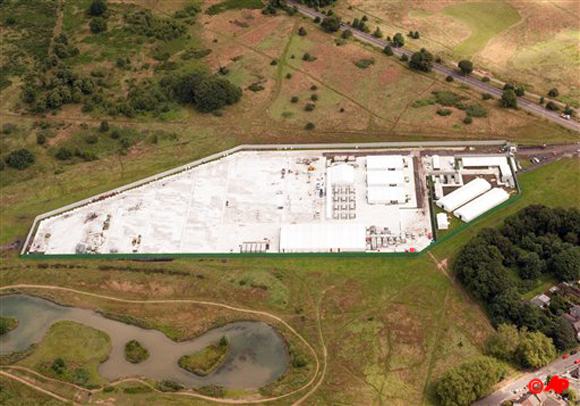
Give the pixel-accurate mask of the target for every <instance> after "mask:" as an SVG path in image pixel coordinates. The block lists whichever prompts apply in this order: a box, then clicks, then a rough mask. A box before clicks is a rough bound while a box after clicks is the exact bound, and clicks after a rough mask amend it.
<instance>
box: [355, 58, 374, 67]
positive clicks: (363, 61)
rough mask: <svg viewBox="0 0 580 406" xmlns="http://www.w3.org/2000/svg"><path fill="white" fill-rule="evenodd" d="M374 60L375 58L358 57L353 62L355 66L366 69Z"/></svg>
mask: <svg viewBox="0 0 580 406" xmlns="http://www.w3.org/2000/svg"><path fill="white" fill-rule="evenodd" d="M375 62H376V61H375V58H368V59H359V60H358V61H356V62H355V63H354V64H355V65H356V67H357V68H360V69H366V68H368V67H369V66H371V65H374V64H375Z"/></svg>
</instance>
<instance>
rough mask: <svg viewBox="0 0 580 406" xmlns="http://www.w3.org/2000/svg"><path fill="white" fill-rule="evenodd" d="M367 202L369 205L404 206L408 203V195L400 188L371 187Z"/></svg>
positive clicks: (368, 190)
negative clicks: (403, 204)
mask: <svg viewBox="0 0 580 406" xmlns="http://www.w3.org/2000/svg"><path fill="white" fill-rule="evenodd" d="M367 200H368V203H369V204H402V203H405V202H406V201H407V193H406V192H405V188H402V187H398V186H395V187H385V186H369V188H368V189H367Z"/></svg>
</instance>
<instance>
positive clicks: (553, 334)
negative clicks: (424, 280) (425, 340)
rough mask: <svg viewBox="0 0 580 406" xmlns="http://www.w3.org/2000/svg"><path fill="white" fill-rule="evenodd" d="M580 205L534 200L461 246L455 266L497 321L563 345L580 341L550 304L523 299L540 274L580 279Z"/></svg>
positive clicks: (566, 278) (496, 322) (458, 273)
mask: <svg viewBox="0 0 580 406" xmlns="http://www.w3.org/2000/svg"><path fill="white" fill-rule="evenodd" d="M579 236H580V210H578V209H577V208H571V209H563V208H549V207H545V206H541V205H532V206H528V207H527V208H525V209H523V210H521V211H520V212H518V213H517V214H515V215H513V216H510V217H508V218H507V219H506V220H505V223H504V225H503V227H502V228H501V229H500V230H496V229H484V230H482V231H480V232H479V233H478V234H477V235H476V236H475V237H474V238H472V239H471V240H470V241H469V242H468V243H467V244H466V245H465V246H464V247H463V249H462V250H461V252H460V254H459V255H458V257H457V261H456V262H455V265H454V271H455V273H456V275H457V276H458V278H459V279H460V280H461V282H462V283H463V284H464V285H465V287H466V288H467V289H468V290H469V291H470V292H471V293H472V294H473V295H474V296H475V297H476V298H478V299H479V300H481V301H482V302H483V303H485V304H486V306H487V308H488V311H489V313H490V315H491V319H492V322H493V323H494V324H495V325H499V324H502V323H505V324H514V325H516V326H518V327H526V328H527V329H528V330H529V331H531V332H534V331H541V332H542V333H544V334H545V335H546V336H548V337H550V338H552V339H553V340H554V344H555V345H556V347H557V348H558V349H564V348H568V347H571V346H573V345H574V344H575V343H576V340H575V337H574V332H573V330H572V327H571V326H570V325H569V324H568V323H567V322H566V321H565V320H563V319H561V318H560V317H559V315H558V314H556V313H554V312H552V311H551V310H550V309H548V310H546V311H544V310H542V309H539V308H537V307H535V306H533V305H531V304H529V303H527V302H525V301H524V300H523V299H522V298H521V294H522V293H525V292H527V291H529V290H530V289H531V288H532V287H533V286H535V279H536V278H538V277H539V276H541V275H544V274H551V275H552V276H554V277H555V278H557V279H558V280H561V281H575V280H578V279H579V278H580V246H579V240H580V239H579Z"/></svg>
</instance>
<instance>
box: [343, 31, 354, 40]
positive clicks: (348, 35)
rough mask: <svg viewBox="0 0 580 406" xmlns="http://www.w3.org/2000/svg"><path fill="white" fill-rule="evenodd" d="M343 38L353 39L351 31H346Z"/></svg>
mask: <svg viewBox="0 0 580 406" xmlns="http://www.w3.org/2000/svg"><path fill="white" fill-rule="evenodd" d="M341 37H342V38H344V39H349V38H350V37H352V31H351V30H344V31H343V32H342V35H341Z"/></svg>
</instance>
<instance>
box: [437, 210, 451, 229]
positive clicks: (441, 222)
mask: <svg viewBox="0 0 580 406" xmlns="http://www.w3.org/2000/svg"><path fill="white" fill-rule="evenodd" d="M448 228H449V219H448V218H447V213H437V229H438V230H447V229H448Z"/></svg>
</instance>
